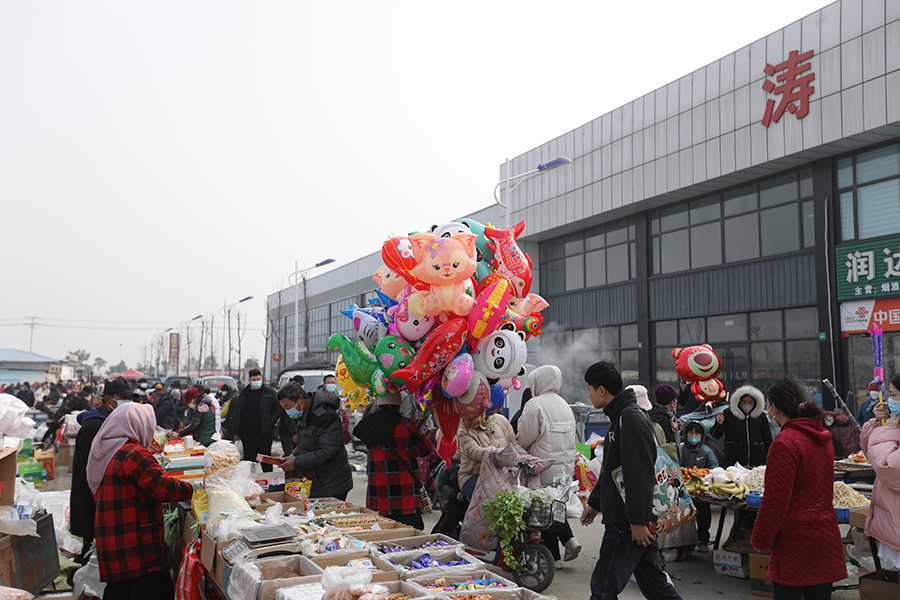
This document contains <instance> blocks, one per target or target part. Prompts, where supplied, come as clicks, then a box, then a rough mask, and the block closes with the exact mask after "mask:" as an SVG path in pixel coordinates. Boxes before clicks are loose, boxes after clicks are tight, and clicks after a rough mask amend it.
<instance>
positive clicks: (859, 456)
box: [847, 450, 869, 464]
mask: <svg viewBox="0 0 900 600" xmlns="http://www.w3.org/2000/svg"><path fill="white" fill-rule="evenodd" d="M847 460H849V461H850V462H853V463H860V464H869V459H868V458H866V455H865V454H863V452H862V450H860V451H859V452H855V453H854V454H851V455H850V456H848V457H847Z"/></svg>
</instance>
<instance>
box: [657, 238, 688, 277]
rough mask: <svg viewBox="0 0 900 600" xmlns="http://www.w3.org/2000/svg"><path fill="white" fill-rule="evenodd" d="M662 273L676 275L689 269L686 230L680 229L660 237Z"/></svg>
mask: <svg viewBox="0 0 900 600" xmlns="http://www.w3.org/2000/svg"><path fill="white" fill-rule="evenodd" d="M661 240H662V245H661V249H660V250H661V253H662V257H661V258H662V272H663V273H676V272H678V271H686V270H688V269H690V268H691V265H690V253H689V252H688V230H687V229H682V230H681V231H675V232H673V233H664V234H663V235H662V236H661Z"/></svg>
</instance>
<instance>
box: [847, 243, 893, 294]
mask: <svg viewBox="0 0 900 600" xmlns="http://www.w3.org/2000/svg"><path fill="white" fill-rule="evenodd" d="M834 259H835V264H836V265H837V277H836V281H837V296H838V300H839V301H840V300H862V299H870V298H888V297H891V296H900V238H894V239H892V240H882V241H879V242H867V243H865V244H855V245H853V246H842V247H840V248H838V249H837V250H835V257H834Z"/></svg>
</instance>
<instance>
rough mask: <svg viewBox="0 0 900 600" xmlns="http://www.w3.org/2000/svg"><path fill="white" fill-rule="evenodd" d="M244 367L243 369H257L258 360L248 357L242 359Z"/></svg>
mask: <svg viewBox="0 0 900 600" xmlns="http://www.w3.org/2000/svg"><path fill="white" fill-rule="evenodd" d="M244 368H245V369H258V368H259V361H258V360H257V359H255V358H248V359H247V360H245V361H244Z"/></svg>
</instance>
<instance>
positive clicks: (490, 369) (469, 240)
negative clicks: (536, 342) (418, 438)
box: [328, 219, 549, 460]
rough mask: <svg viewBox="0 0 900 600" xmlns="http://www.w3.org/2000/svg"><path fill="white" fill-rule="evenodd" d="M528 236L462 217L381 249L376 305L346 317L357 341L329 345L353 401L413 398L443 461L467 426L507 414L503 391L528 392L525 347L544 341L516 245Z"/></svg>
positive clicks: (337, 338)
mask: <svg viewBox="0 0 900 600" xmlns="http://www.w3.org/2000/svg"><path fill="white" fill-rule="evenodd" d="M524 228H525V223H524V222H522V223H519V224H518V225H516V226H515V227H512V228H510V229H495V228H493V227H491V226H490V224H488V225H487V226H485V225H482V224H481V223H478V222H476V221H473V220H471V219H461V220H460V221H457V222H453V223H447V224H444V225H440V226H437V225H435V226H433V227H432V228H431V231H428V232H420V233H414V234H411V235H409V236H394V237H391V238H390V239H388V240H387V241H386V242H384V245H383V246H382V248H381V257H382V260H383V261H384V266H383V267H381V268H379V269H378V271H377V272H376V273H375V275H374V276H373V279H374V280H375V282H376V283H377V284H378V285H379V287H380V290H377V295H378V300H377V301H370V306H368V307H358V306H356V305H354V306H352V307H351V308H350V309H348V310H346V311H342V312H343V313H344V314H345V315H347V316H348V317H350V318H351V319H352V320H353V329H354V332H355V339H352V340H351V339H349V338H347V337H346V336H345V335H343V334H341V333H335V334H333V335H332V336H331V337H330V338H328V345H329V347H330V348H331V349H332V350H339V351H340V352H341V357H340V359H339V360H338V365H337V372H338V383H339V384H340V385H341V388H342V390H343V391H344V394H345V395H346V396H347V397H348V399H349V400H350V402H351V403H355V404H357V405H358V404H360V403H364V402H365V398H366V396H367V395H372V396H383V395H385V394H387V393H392V392H396V391H398V390H401V389H405V390H407V391H408V392H409V393H411V394H413V395H414V396H415V397H416V398H417V400H418V403H419V407H420V408H421V409H422V410H423V411H426V412H427V411H431V414H432V415H433V416H434V418H435V421H436V422H437V425H438V435H437V442H438V444H437V445H438V454H439V455H440V456H441V457H442V458H444V459H446V460H449V459H450V458H451V457H452V456H453V455H454V454H455V453H456V448H457V443H456V431H457V428H458V427H459V423H460V420H463V421H467V422H471V421H474V420H475V419H477V418H480V417H481V416H482V415H484V414H485V413H486V412H488V413H489V412H493V411H497V410H500V408H502V406H503V400H504V395H505V390H507V389H509V388H510V387H514V388H515V389H519V387H521V384H520V383H519V381H518V379H517V378H518V377H519V376H520V375H522V374H524V372H525V369H524V367H525V362H526V359H527V355H528V350H527V347H526V345H525V340H526V339H528V338H529V337H531V336H537V335H540V333H541V325H542V323H543V317H542V316H541V314H540V313H541V311H542V310H543V309H545V308H546V307H547V306H549V305H548V304H547V302H546V300H544V299H543V298H541V297H540V296H539V295H537V294H533V293H530V290H531V281H532V265H531V259H530V258H529V257H528V255H527V254H525V253H524V252H523V251H522V249H521V248H520V247H519V245H518V243H517V241H516V240H517V239H518V237H519V235H520V234H521V233H522V231H523V230H524Z"/></svg>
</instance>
